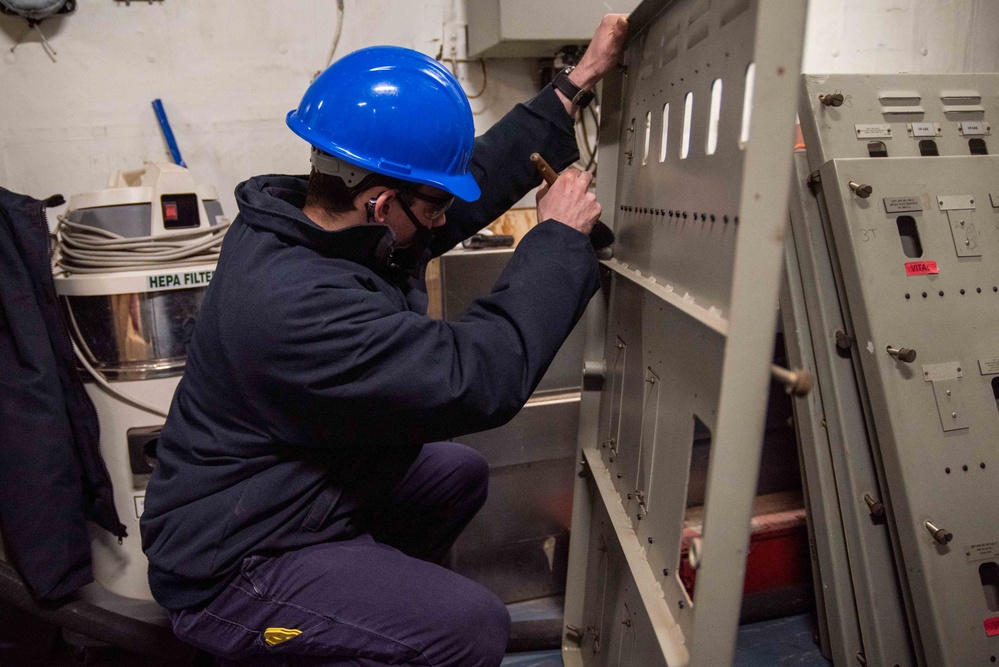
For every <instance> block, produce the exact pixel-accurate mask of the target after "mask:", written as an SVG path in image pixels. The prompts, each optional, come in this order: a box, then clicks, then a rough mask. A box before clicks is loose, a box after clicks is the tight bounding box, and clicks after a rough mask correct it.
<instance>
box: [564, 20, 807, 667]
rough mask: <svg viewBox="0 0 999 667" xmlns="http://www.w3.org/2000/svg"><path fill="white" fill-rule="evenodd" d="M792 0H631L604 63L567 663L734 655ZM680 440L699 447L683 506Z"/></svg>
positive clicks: (780, 235) (777, 253)
mask: <svg viewBox="0 0 999 667" xmlns="http://www.w3.org/2000/svg"><path fill="white" fill-rule="evenodd" d="M805 8H806V7H805V2H802V1H796V0H791V1H789V0H715V1H713V2H712V1H711V0H680V1H678V2H666V1H653V0H646V1H645V2H643V3H642V4H641V5H639V6H638V7H637V8H636V9H635V11H634V13H633V14H632V15H631V18H630V30H629V37H628V44H627V48H626V54H625V61H624V68H623V69H622V70H621V71H620V72H615V73H613V74H612V75H610V76H608V77H607V78H606V79H605V82H604V87H603V98H602V105H601V129H600V155H601V161H600V171H599V175H598V186H597V195H598V198H599V199H600V201H601V203H602V205H603V210H604V215H603V220H604V221H605V222H611V221H612V224H613V227H614V230H615V233H616V235H617V239H618V240H617V243H616V245H615V250H614V252H615V254H614V257H613V258H612V259H608V260H604V261H603V277H604V289H603V290H602V292H601V293H600V295H598V297H596V298H595V299H594V302H593V303H592V304H591V308H590V310H589V311H588V315H587V318H588V319H587V327H588V336H587V341H586V350H585V357H584V358H585V362H584V383H583V398H582V406H581V412H580V435H579V451H578V458H577V464H578V472H579V475H578V479H577V482H576V489H575V494H574V501H573V502H574V504H573V524H572V533H571V542H570V555H569V573H568V583H567V593H566V609H565V622H566V628H565V631H566V632H565V637H564V642H563V657H564V660H565V664H566V665H621V666H629V665H630V666H634V667H653V666H655V665H670V667H677V666H683V665H701V666H711V667H717V666H719V665H727V664H730V663H731V661H732V656H733V651H734V646H735V635H736V629H737V625H738V619H739V609H740V600H741V592H742V582H743V573H744V570H745V563H746V552H747V546H748V541H749V531H750V518H751V511H752V504H753V499H754V495H755V491H756V482H757V477H758V471H759V464H760V451H761V443H762V439H763V430H764V420H765V414H766V407H767V396H768V388H769V383H770V376H771V372H772V368H771V353H772V349H773V341H774V331H775V325H776V318H777V309H776V306H777V297H778V288H779V283H780V276H781V270H782V269H781V261H782V256H783V255H782V252H783V239H784V228H785V225H786V211H787V193H788V184H789V182H790V168H791V149H792V132H791V129H792V127H793V124H794V109H795V100H796V99H797V87H798V71H799V68H800V62H801V49H802V40H803V33H804V21H805ZM695 448H696V449H697V452H698V456H701V455H702V453H703V452H705V451H706V452H707V456H708V458H709V463H708V476H707V486H706V490H705V493H704V508H703V524H702V523H701V522H700V520H698V521H697V522H696V525H695V523H694V522H692V521H690V520H689V519H690V517H689V515H688V513H687V510H688V507H689V506H690V505H691V503H692V502H693V501H691V500H690V499H689V498H688V486H689V484H688V482H689V473H690V470H691V462H692V459H693V458H696V457H694V456H693V452H694V450H695ZM696 504H700V501H699V500H698V501H697V502H696ZM681 549H689V563H690V565H691V567H692V568H693V569H695V570H696V573H697V579H696V589H695V590H694V592H693V595H692V596H691V595H690V594H689V592H688V590H687V589H686V588H685V586H684V583H683V581H682V580H681V579H680V576H679V569H680V559H681ZM685 558H687V557H685Z"/></svg>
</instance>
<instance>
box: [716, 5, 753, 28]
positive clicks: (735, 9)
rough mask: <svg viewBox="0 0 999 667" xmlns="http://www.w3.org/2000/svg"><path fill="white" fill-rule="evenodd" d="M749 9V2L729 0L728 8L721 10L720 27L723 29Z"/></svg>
mask: <svg viewBox="0 0 999 667" xmlns="http://www.w3.org/2000/svg"><path fill="white" fill-rule="evenodd" d="M747 9H749V0H731V2H729V3H728V6H727V7H726V8H725V9H724V10H722V15H721V25H722V26H723V27H724V26H726V25H728V24H729V23H731V22H732V21H733V20H735V19H736V18H737V17H739V16H742V14H743V12H745V11H746V10H747Z"/></svg>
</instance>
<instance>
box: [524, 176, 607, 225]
mask: <svg viewBox="0 0 999 667" xmlns="http://www.w3.org/2000/svg"><path fill="white" fill-rule="evenodd" d="M592 180H593V174H591V173H589V172H587V171H579V170H578V169H566V170H565V171H563V172H562V174H561V175H560V176H559V177H558V180H556V181H555V182H554V183H553V184H552V185H551V186H550V187H549V186H548V185H542V186H541V187H540V188H539V189H538V195H537V200H538V222H544V221H545V220H557V221H558V222H561V223H563V224H566V225H569V226H570V227H572V228H573V229H575V230H577V231H580V232H583V233H584V234H589V233H590V231H591V230H592V229H593V225H595V224H596V223H597V220H599V219H600V204H598V203H597V197H596V195H594V194H593V193H592V192H588V191H587V188H588V187H589V185H590V181H592Z"/></svg>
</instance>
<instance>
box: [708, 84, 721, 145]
mask: <svg viewBox="0 0 999 667" xmlns="http://www.w3.org/2000/svg"><path fill="white" fill-rule="evenodd" d="M721 96H722V80H721V79H715V82H714V83H712V84H711V107H710V112H709V116H708V145H707V146H706V147H705V150H704V152H705V153H707V154H708V155H714V154H715V150H716V149H717V148H718V120H719V119H720V118H721Z"/></svg>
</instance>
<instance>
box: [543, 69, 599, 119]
mask: <svg viewBox="0 0 999 667" xmlns="http://www.w3.org/2000/svg"><path fill="white" fill-rule="evenodd" d="M574 69H576V67H575V66H574V65H570V66H569V67H566V68H565V69H564V70H562V71H561V72H559V73H558V76H556V77H555V80H554V81H552V87H553V88H554V89H555V90H560V91H562V94H563V95H565V96H566V97H568V98H569V99H570V100H572V103H573V105H575V106H577V107H579V108H580V109H585V108H586V105H587V104H589V103H590V102H591V101H592V100H593V98H594V93H593V91H592V90H583V89H582V88H580V87H579V86H577V85H576V84H574V83H573V82H572V81H571V80H570V79H569V72H571V71H572V70H574Z"/></svg>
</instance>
